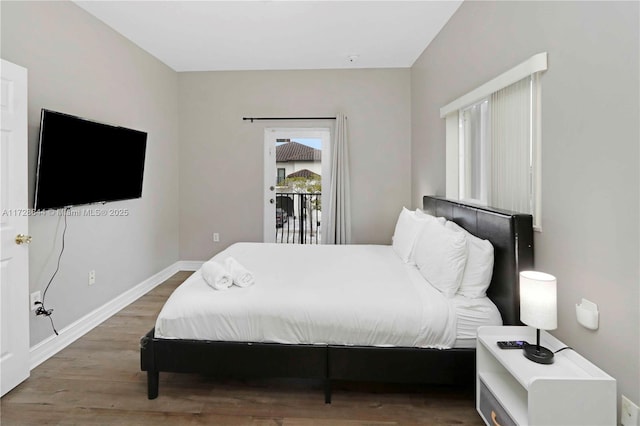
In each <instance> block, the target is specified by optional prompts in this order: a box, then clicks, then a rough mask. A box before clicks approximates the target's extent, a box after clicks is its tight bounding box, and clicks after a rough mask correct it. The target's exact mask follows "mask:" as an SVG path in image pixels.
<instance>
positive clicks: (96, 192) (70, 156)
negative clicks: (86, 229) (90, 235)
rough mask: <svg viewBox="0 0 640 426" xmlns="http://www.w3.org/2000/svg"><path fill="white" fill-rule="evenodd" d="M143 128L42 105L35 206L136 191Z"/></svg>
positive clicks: (139, 191)
mask: <svg viewBox="0 0 640 426" xmlns="http://www.w3.org/2000/svg"><path fill="white" fill-rule="evenodd" d="M146 146H147V133H146V132H142V131H139V130H133V129H127V128H124V127H118V126H113V125H109V124H103V123H99V122H96V121H91V120H87V119H84V118H80V117H76V116H73V115H69V114H64V113H61V112H55V111H50V110H46V109H43V110H42V114H41V119H40V141H39V151H38V165H37V171H36V188H35V200H34V209H35V210H46V209H57V208H63V207H69V206H76V205H83V204H92V203H102V202H108V201H118V200H128V199H133V198H140V197H141V196H142V177H143V172H144V159H145V152H146Z"/></svg>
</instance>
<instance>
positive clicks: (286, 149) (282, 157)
mask: <svg viewBox="0 0 640 426" xmlns="http://www.w3.org/2000/svg"><path fill="white" fill-rule="evenodd" d="M321 159H322V151H321V150H319V149H315V148H311V147H310V146H307V145H303V144H301V143H298V142H288V143H283V144H282V145H278V146H276V162H285V161H320V160H321Z"/></svg>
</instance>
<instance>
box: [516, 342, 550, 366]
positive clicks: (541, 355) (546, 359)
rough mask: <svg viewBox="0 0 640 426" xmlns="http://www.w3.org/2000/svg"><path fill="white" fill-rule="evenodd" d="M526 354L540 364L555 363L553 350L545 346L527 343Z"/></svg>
mask: <svg viewBox="0 0 640 426" xmlns="http://www.w3.org/2000/svg"><path fill="white" fill-rule="evenodd" d="M523 351H524V356H525V357H527V359H530V360H531V361H533V362H537V363H538V364H553V352H551V351H550V350H549V349H547V348H545V347H544V346H538V345H525V346H524V348H523Z"/></svg>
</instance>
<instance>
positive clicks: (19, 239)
mask: <svg viewBox="0 0 640 426" xmlns="http://www.w3.org/2000/svg"><path fill="white" fill-rule="evenodd" d="M30 242H31V235H24V234H18V235H16V244H18V245H19V244H29V243H30Z"/></svg>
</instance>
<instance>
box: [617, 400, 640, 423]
mask: <svg viewBox="0 0 640 426" xmlns="http://www.w3.org/2000/svg"><path fill="white" fill-rule="evenodd" d="M639 411H640V408H639V407H638V406H637V405H636V404H634V403H633V402H631V400H630V399H629V398H627V397H626V396H624V395H622V412H621V413H620V423H621V424H622V426H639V425H640V423H638V412H639Z"/></svg>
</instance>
